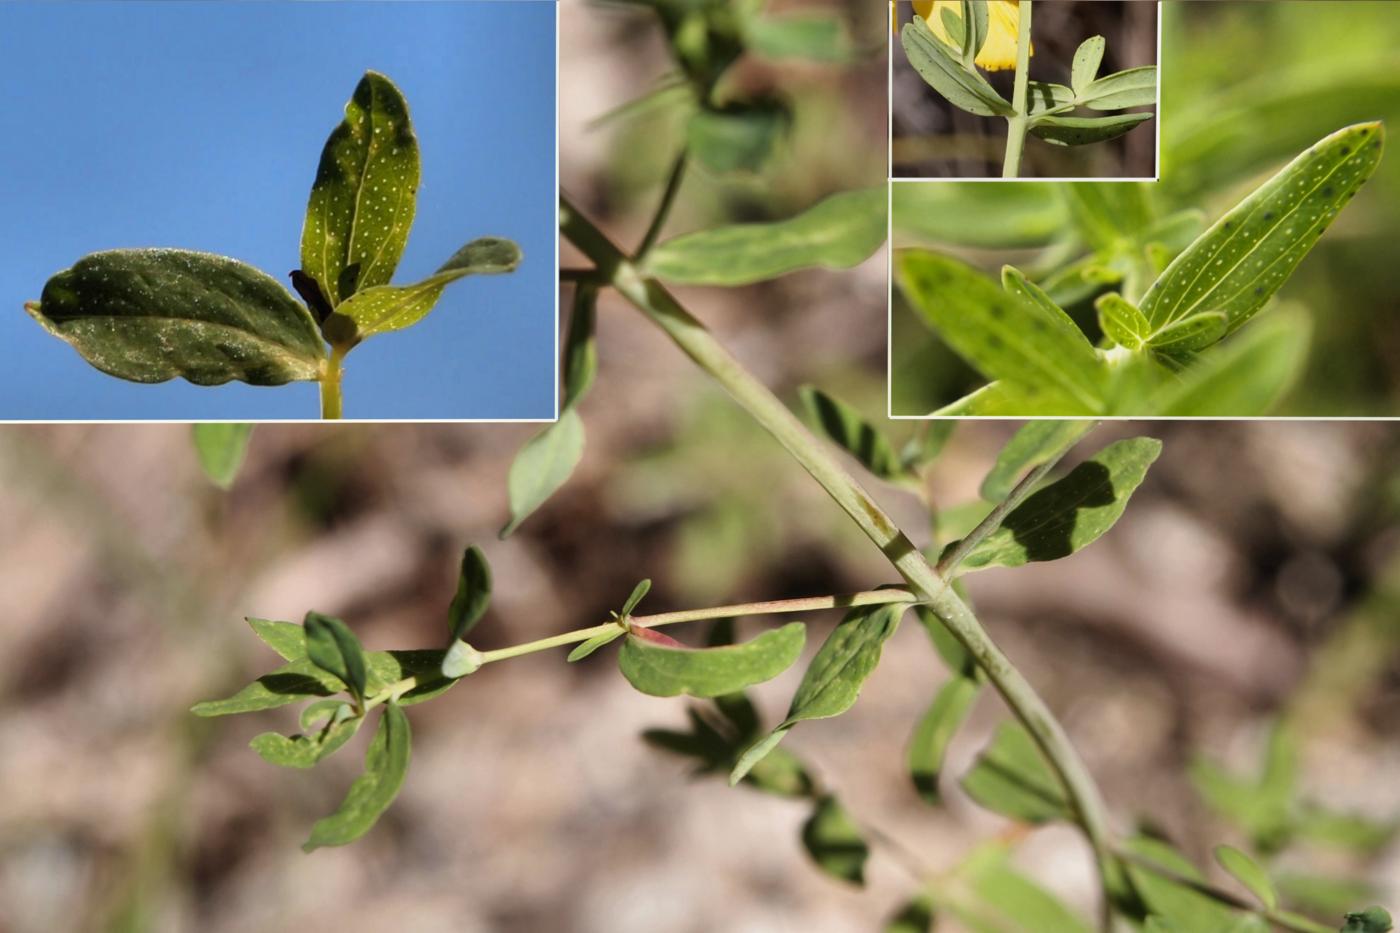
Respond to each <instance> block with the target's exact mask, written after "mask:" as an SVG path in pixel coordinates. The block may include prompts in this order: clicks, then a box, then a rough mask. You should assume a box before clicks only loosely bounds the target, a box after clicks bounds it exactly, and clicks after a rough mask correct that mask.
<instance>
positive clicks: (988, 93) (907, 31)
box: [899, 16, 1016, 117]
mask: <svg viewBox="0 0 1400 933" xmlns="http://www.w3.org/2000/svg"><path fill="white" fill-rule="evenodd" d="M899 41H900V44H901V45H903V46H904V54H905V55H906V56H908V58H909V64H911V65H913V66H914V70H915V71H917V72H918V73H919V77H921V78H923V79H924V81H925V82H926V83H927V84H928V85H929V86H930V87H932V88H933V89H934V90H935V91H937V92H938V93H939V94H941V95H943V97H944V98H946V99H947V101H948V102H949V103H951V104H952V105H953V106H955V107H958V108H959V109H962V110H966V111H967V112H968V113H975V114H977V115H978V116H983V117H1009V116H1012V115H1013V114H1014V113H1015V112H1016V111H1015V108H1014V107H1012V106H1011V104H1009V103H1008V102H1007V101H1006V98H1004V97H1002V96H1001V95H1000V94H998V93H997V92H996V89H995V88H993V87H992V86H991V85H990V84H988V83H987V79H986V78H984V77H982V75H981V74H980V73H979V72H978V71H977V70H976V69H975V68H973V69H968V68H966V67H965V66H964V65H963V63H962V62H961V61H959V60H958V59H956V58H954V57H953V55H952V53H951V52H950V51H949V49H948V47H947V46H945V45H944V44H943V41H942V40H941V39H939V38H938V37H937V36H935V35H934V34H933V30H932V29H930V28H929V27H928V24H927V23H925V22H924V20H923V18H922V17H918V16H916V17H914V21H913V22H912V23H910V24H909V25H908V26H905V27H904V28H903V29H901V30H900V31H899Z"/></svg>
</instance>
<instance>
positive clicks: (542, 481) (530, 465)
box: [501, 408, 583, 538]
mask: <svg viewBox="0 0 1400 933" xmlns="http://www.w3.org/2000/svg"><path fill="white" fill-rule="evenodd" d="M582 457H583V420H582V419H580V418H579V416H578V413H577V412H575V411H574V410H573V409H572V408H567V409H565V410H564V411H563V412H561V413H560V415H559V420H558V421H556V422H555V423H554V424H551V425H550V426H549V427H547V428H545V429H544V430H543V431H541V432H540V433H539V434H536V435H535V436H534V437H532V438H530V440H528V441H526V442H525V446H523V447H521V448H520V452H519V453H517V454H516V455H515V462H513V463H512V464H511V465H510V476H509V479H508V480H507V489H508V492H509V495H510V521H509V522H507V523H506V526H505V527H504V528H502V529H501V537H502V538H504V537H506V536H507V535H509V534H510V533H511V532H513V531H515V529H516V528H518V527H520V523H521V522H523V521H524V520H525V519H527V518H529V517H530V515H531V514H532V513H533V512H534V511H535V510H536V509H538V508H539V507H540V506H541V505H543V504H544V503H545V500H547V499H548V498H549V497H550V496H552V495H554V493H555V492H556V491H557V490H558V489H559V487H560V486H563V485H564V483H565V482H566V481H567V480H568V478H569V476H570V475H571V474H572V473H573V472H574V467H576V466H578V462H579V460H580V459H582Z"/></svg>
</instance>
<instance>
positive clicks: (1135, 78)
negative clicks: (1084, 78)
mask: <svg viewBox="0 0 1400 933" xmlns="http://www.w3.org/2000/svg"><path fill="white" fill-rule="evenodd" d="M1078 88H1079V86H1078V85H1077V84H1076V85H1075V89H1076V91H1078V94H1079V98H1080V101H1081V102H1082V103H1083V104H1084V106H1086V107H1088V108H1089V109H1090V110H1124V109H1126V108H1128V107H1147V106H1150V105H1152V104H1155V103H1157V66H1156V65H1144V66H1142V67H1141V68H1129V69H1128V70H1127V71H1120V72H1117V73H1116V74H1111V75H1104V76H1103V77H1102V78H1099V79H1098V80H1096V81H1093V82H1091V83H1090V84H1089V86H1088V87H1086V88H1084V89H1083V90H1082V91H1080V90H1078Z"/></svg>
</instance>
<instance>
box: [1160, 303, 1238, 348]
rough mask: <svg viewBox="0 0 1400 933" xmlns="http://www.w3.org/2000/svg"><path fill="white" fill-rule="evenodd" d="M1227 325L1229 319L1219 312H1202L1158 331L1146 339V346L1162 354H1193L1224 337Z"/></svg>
mask: <svg viewBox="0 0 1400 933" xmlns="http://www.w3.org/2000/svg"><path fill="white" fill-rule="evenodd" d="M1144 320H1145V319H1144ZM1228 325H1229V319H1228V318H1227V317H1226V316H1225V315H1224V314H1222V313H1220V312H1219V311H1202V312H1201V313H1200V314H1193V315H1191V316H1190V317H1187V318H1182V319H1181V320H1178V321H1173V322H1172V323H1170V324H1168V325H1167V326H1166V327H1163V328H1162V329H1161V330H1158V331H1157V332H1156V333H1154V334H1152V336H1150V337H1148V338H1147V345H1148V346H1149V347H1151V348H1152V349H1153V350H1159V351H1161V352H1163V353H1194V352H1197V351H1199V350H1204V349H1205V348H1206V347H1208V346H1210V345H1211V344H1213V343H1216V342H1217V341H1219V340H1220V338H1221V337H1224V336H1225V328H1226V327H1227V326H1228Z"/></svg>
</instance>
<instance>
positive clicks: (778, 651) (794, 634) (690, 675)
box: [618, 622, 806, 697]
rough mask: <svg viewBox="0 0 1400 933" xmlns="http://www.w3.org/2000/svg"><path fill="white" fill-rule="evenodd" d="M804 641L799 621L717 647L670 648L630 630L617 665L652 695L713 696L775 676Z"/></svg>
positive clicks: (803, 628)
mask: <svg viewBox="0 0 1400 933" xmlns="http://www.w3.org/2000/svg"><path fill="white" fill-rule="evenodd" d="M805 640H806V626H804V625H803V624H802V623H801V622H792V623H789V624H788V625H784V626H783V627H782V628H779V629H772V630H770V631H767V632H764V633H763V634H761V635H759V636H758V637H757V638H754V639H753V640H751V641H748V642H744V643H743V644H738V645H725V646H722V647H716V648H686V647H670V646H667V645H665V644H657V643H654V642H651V641H648V640H646V639H645V638H641V637H638V636H637V635H635V634H633V635H630V636H629V637H628V638H627V640H626V641H625V642H623V644H622V650H621V651H620V652H619V653H618V665H619V667H620V668H621V670H622V676H624V677H626V678H627V682H628V683H630V684H631V685H632V686H633V687H635V688H637V689H638V690H640V691H641V692H642V693H646V694H649V695H651V696H661V697H672V696H679V695H680V694H683V693H684V694H689V695H690V696H697V697H717V696H723V695H724V694H727V693H734V692H736V691H739V690H742V689H744V688H745V687H749V686H752V685H753V684H758V683H763V682H764V681H767V680H772V679H773V678H774V677H777V676H778V675H779V674H781V673H782V672H783V671H785V670H787V669H788V668H789V667H791V666H792V665H793V664H794V663H796V661H797V659H798V657H799V656H800V655H801V654H802V645H803V644H804V642H805Z"/></svg>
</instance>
